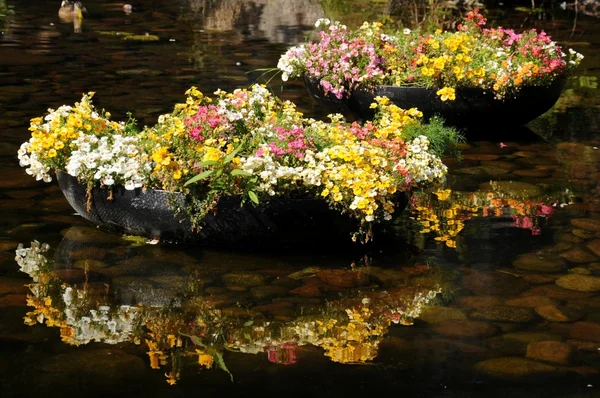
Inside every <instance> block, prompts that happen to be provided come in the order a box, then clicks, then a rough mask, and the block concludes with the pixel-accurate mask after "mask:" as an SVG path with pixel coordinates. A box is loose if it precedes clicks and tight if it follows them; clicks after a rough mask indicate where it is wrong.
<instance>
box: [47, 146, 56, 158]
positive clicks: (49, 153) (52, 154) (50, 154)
mask: <svg viewBox="0 0 600 398" xmlns="http://www.w3.org/2000/svg"><path fill="white" fill-rule="evenodd" d="M55 156H56V150H55V149H54V148H52V149H50V150H49V151H48V157H49V158H53V157H55Z"/></svg>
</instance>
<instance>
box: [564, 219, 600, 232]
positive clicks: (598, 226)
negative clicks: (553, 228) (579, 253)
mask: <svg viewBox="0 0 600 398" xmlns="http://www.w3.org/2000/svg"><path fill="white" fill-rule="evenodd" d="M571 224H572V225H574V226H575V227H577V228H580V229H584V230H586V231H591V232H600V218H573V219H571Z"/></svg>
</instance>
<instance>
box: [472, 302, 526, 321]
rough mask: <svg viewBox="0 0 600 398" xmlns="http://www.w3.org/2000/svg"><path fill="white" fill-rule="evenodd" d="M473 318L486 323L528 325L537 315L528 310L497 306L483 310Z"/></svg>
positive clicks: (477, 312) (475, 313) (474, 314)
mask: <svg viewBox="0 0 600 398" xmlns="http://www.w3.org/2000/svg"><path fill="white" fill-rule="evenodd" d="M471 318H473V319H481V320H486V321H499V322H513V323H528V322H530V321H532V320H533V319H535V314H534V313H533V311H531V310H530V309H528V308H522V307H510V306H497V307H489V308H482V309H480V310H479V311H476V312H474V313H472V314H471Z"/></svg>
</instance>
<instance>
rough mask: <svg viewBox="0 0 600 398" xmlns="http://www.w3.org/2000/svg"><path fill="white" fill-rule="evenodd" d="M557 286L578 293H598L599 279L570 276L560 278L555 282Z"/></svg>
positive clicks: (586, 276) (597, 277)
mask: <svg viewBox="0 0 600 398" xmlns="http://www.w3.org/2000/svg"><path fill="white" fill-rule="evenodd" d="M555 283H556V284H557V285H558V286H560V287H562V288H565V289H569V290H575V291H578V292H597V291H600V277H599V276H591V275H580V274H570V275H565V276H561V277H560V278H558V279H557V280H556V282H555Z"/></svg>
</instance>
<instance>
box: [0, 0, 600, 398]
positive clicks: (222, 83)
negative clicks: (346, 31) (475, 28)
mask: <svg viewBox="0 0 600 398" xmlns="http://www.w3.org/2000/svg"><path fill="white" fill-rule="evenodd" d="M196 3H197V4H198V5H199V6H202V4H205V3H206V4H208V5H209V6H210V7H208V8H206V9H202V8H201V7H193V5H189V4H188V3H185V2H163V1H158V0H155V1H148V2H146V1H144V2H142V1H140V2H137V3H132V5H133V9H132V13H131V14H129V15H128V14H126V13H125V12H124V11H123V5H124V3H121V2H111V1H102V2H101V1H96V0H88V1H87V2H86V3H85V6H86V7H87V10H88V14H87V15H85V18H84V20H83V24H82V26H80V27H78V26H74V25H73V24H72V23H61V22H60V21H59V19H58V16H57V11H58V8H59V2H58V1H36V2H31V1H11V0H6V1H0V22H2V24H1V25H0V26H1V27H2V29H1V30H2V34H1V35H0V134H1V137H2V139H1V140H0V141H1V142H0V164H1V165H2V167H3V173H2V176H1V178H0V188H1V192H0V209H1V217H0V396H2V397H12V396H15V397H16V396H40V395H41V396H67V395H71V394H77V395H81V396H128V395H137V396H157V397H158V396H182V397H183V396H185V397H190V396H200V395H203V396H206V395H211V396H219V395H223V396H237V395H242V394H243V395H247V394H250V393H258V394H260V395H271V394H273V393H276V394H280V395H281V396H298V395H303V396H326V395H327V396H358V395H359V394H369V396H396V395H399V394H407V395H408V394H410V395H412V396H423V397H430V396H431V397H479V396H482V397H483V396H490V397H500V396H507V395H509V394H510V395H512V396H515V397H537V396H540V397H542V396H543V397H599V396H600V149H599V147H600V110H599V106H600V99H599V95H598V89H597V78H598V75H599V74H600V71H599V66H600V27H599V26H600V24H599V22H600V20H599V19H597V18H596V17H594V16H586V15H583V14H581V13H580V14H579V15H577V16H576V15H575V13H574V12H573V11H572V10H569V9H567V10H562V9H561V8H559V7H558V6H556V7H555V8H556V9H546V10H545V11H543V12H538V13H526V12H520V11H515V10H513V9H512V8H511V9H508V8H498V9H496V10H494V11H489V13H488V15H489V20H490V21H489V23H490V24H492V25H494V26H497V25H502V26H505V27H511V28H515V29H523V28H530V27H537V28H539V29H544V30H546V31H547V32H548V33H549V34H550V35H552V37H553V38H554V39H555V40H558V41H559V42H560V43H561V44H565V45H568V46H570V47H573V48H574V49H575V50H577V51H579V52H581V53H583V54H584V55H585V57H586V58H585V59H584V61H583V63H582V65H581V66H580V68H579V70H578V71H577V76H576V77H575V78H573V79H571V80H569V82H568V85H567V88H566V90H565V91H564V93H563V95H562V97H561V99H560V100H559V102H558V103H557V105H556V106H555V107H554V108H553V109H552V110H551V111H550V112H548V113H547V114H546V115H543V116H542V117H541V118H539V119H538V120H535V121H534V122H532V123H530V124H529V125H528V126H527V127H523V128H518V129H512V130H511V131H504V132H497V131H496V132H494V131H493V126H481V129H478V130H477V131H471V132H469V135H468V136H467V138H468V140H467V142H466V143H465V144H464V146H463V151H462V159H461V160H458V159H456V158H447V159H445V161H446V163H447V164H448V165H449V167H450V169H451V172H450V176H449V181H448V186H447V187H445V188H446V190H445V191H442V192H438V193H437V194H430V193H428V194H425V193H423V194H418V195H415V197H414V203H413V206H412V210H406V211H405V212H404V213H403V214H402V216H400V217H398V219H397V220H396V221H395V224H394V231H395V232H394V234H392V236H393V239H391V240H387V241H385V242H383V243H381V244H380V245H378V246H373V247H353V248H351V249H350V250H341V251H340V250H333V249H332V250H319V251H317V250H313V249H312V248H310V247H298V248H297V249H296V250H288V251H285V252H282V251H279V250H275V249H274V250H273V251H268V252H267V251H261V252H249V251H236V250H223V249H210V248H198V247H189V246H188V247H185V246H180V245H179V246H178V245H171V246H170V245H166V244H158V245H148V244H146V243H145V242H144V241H143V240H135V239H130V238H126V237H121V236H118V235H114V234H109V233H105V232H102V231H100V230H98V229H96V228H95V227H93V226H91V225H89V224H87V223H86V222H84V221H83V220H81V218H80V217H78V216H77V215H74V214H73V211H72V209H71V208H70V206H69V205H68V203H67V202H66V200H65V199H64V197H63V195H62V193H61V191H60V189H59V188H58V186H57V184H56V182H55V181H53V182H52V183H50V184H45V183H42V182H37V181H35V180H34V179H32V178H31V177H29V176H27V175H26V174H25V172H24V170H23V169H22V168H20V167H19V165H18V161H17V155H16V152H17V149H18V147H19V146H20V144H21V143H22V142H24V141H26V140H27V139H28V138H29V131H28V127H29V120H30V119H31V118H32V117H36V116H41V115H44V114H45V112H46V110H47V108H56V107H58V106H60V105H63V104H73V103H74V102H76V101H78V100H79V99H81V95H82V94H83V93H85V92H89V91H94V92H95V93H96V94H95V96H94V102H95V104H96V106H97V107H98V108H104V109H106V110H108V111H110V112H111V113H112V115H113V119H116V120H123V119H124V118H126V117H127V113H128V112H131V113H132V116H133V117H134V118H136V119H137V120H138V121H139V123H140V124H142V125H144V124H147V125H151V124H154V123H155V122H156V118H157V117H158V115H160V114H163V113H167V112H170V111H171V110H172V107H173V105H174V104H175V103H176V102H180V101H182V100H183V98H184V92H185V91H186V90H187V89H188V88H189V87H190V86H192V85H195V86H197V87H198V88H199V89H200V90H201V91H203V92H205V93H211V92H213V91H215V90H216V89H217V88H222V89H224V90H232V89H234V88H237V87H246V86H248V85H250V84H251V83H253V82H254V81H255V80H256V79H257V78H258V77H259V76H260V72H257V71H255V70H256V69H260V68H269V67H274V66H275V65H276V64H277V60H278V58H279V55H280V54H281V53H282V52H283V51H284V50H285V49H286V48H287V47H288V46H289V45H293V44H296V43H298V42H300V41H302V40H303V38H304V34H305V33H306V32H308V31H310V26H311V25H312V24H313V22H314V20H315V19H317V18H319V17H322V16H326V15H328V16H330V15H331V14H332V13H334V12H338V13H339V10H340V9H343V7H342V8H339V7H338V8H336V7H334V6H332V4H334V3H335V2H323V3H324V4H326V5H327V7H325V8H323V6H321V5H320V4H321V3H319V2H316V1H308V0H307V1H294V2H286V1H276V0H273V1H266V0H264V1H256V2H242V1H233V0H232V1H221V2H218V1H212V2H211V1H208V2H201V1H198V2H196ZM340 3H342V4H343V3H344V2H340ZM346 3H347V2H346ZM372 4H373V7H374V8H376V7H381V4H382V3H380V2H373V3H372ZM3 6H6V7H5V8H3ZM2 10H4V11H2ZM6 10H8V12H6ZM3 15H4V16H3ZM338 16H339V15H338ZM361 16H362V15H358V16H357V15H354V14H352V15H351V14H349V15H348V18H351V17H352V18H355V19H360V18H361ZM131 34H133V35H141V36H142V38H144V39H146V40H136V39H133V40H131V39H129V40H127V39H125V38H126V37H128V36H127V35H131ZM152 36H156V38H157V39H158V40H155V41H149V40H147V39H149V38H151V37H152ZM279 83H280V82H279V81H276V80H273V81H272V82H271V87H272V88H273V90H274V91H275V92H276V93H277V95H279V96H281V97H283V98H285V99H291V100H293V101H294V102H295V103H296V104H297V105H298V107H299V108H300V109H301V110H302V111H303V112H304V113H305V114H306V115H310V116H315V117H321V116H324V115H326V113H327V110H326V109H322V108H321V107H319V106H318V105H316V104H315V103H314V102H313V100H312V99H311V98H310V97H308V95H307V93H306V90H305V88H304V86H303V85H302V82H300V81H297V82H287V83H286V84H285V87H284V90H283V91H281V88H280V84H279ZM507 117H510V115H507ZM32 241H38V242H40V244H41V243H46V244H48V246H47V247H46V246H44V247H43V250H40V251H39V252H37V253H34V252H33V251H29V255H28V256H27V259H26V263H25V265H24V266H23V272H22V271H21V267H20V266H19V265H18V264H17V262H16V261H15V249H17V246H18V245H19V244H23V246H24V247H25V248H28V247H30V246H31V245H32V243H31V242H32ZM34 254H35V255H34ZM209 365H211V367H210V369H209V368H208V366H209ZM169 382H171V383H169ZM171 384H172V385H171Z"/></svg>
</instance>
